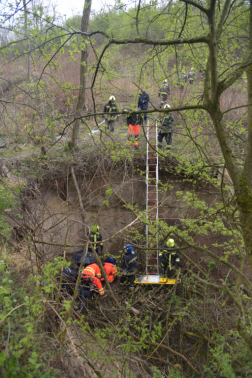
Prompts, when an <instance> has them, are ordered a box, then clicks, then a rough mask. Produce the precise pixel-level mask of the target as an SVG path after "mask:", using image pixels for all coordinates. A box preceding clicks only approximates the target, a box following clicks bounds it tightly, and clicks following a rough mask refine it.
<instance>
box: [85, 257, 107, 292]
mask: <svg viewBox="0 0 252 378" xmlns="http://www.w3.org/2000/svg"><path fill="white" fill-rule="evenodd" d="M87 278H90V279H91V282H92V284H93V285H95V286H96V287H97V289H98V292H99V294H100V295H104V294H105V293H104V290H103V287H102V284H101V281H100V278H101V271H100V268H99V266H98V265H97V264H95V263H94V264H90V265H88V266H87V267H86V268H85V269H84V270H83V272H82V279H83V280H84V281H85V279H87Z"/></svg>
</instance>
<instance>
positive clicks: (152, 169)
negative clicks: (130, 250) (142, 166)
mask: <svg viewBox="0 0 252 378" xmlns="http://www.w3.org/2000/svg"><path fill="white" fill-rule="evenodd" d="M146 136H147V148H146V218H147V221H148V223H154V222H155V221H157V220H158V180H159V178H158V152H157V151H158V127H157V121H156V123H155V124H154V125H149V121H147V132H146ZM150 228H151V227H149V225H148V224H147V225H146V275H150V274H159V268H158V266H159V259H158V249H157V248H158V233H156V235H155V234H153V231H152V230H150ZM155 239H156V240H155ZM155 246H156V247H155ZM152 248H153V249H152Z"/></svg>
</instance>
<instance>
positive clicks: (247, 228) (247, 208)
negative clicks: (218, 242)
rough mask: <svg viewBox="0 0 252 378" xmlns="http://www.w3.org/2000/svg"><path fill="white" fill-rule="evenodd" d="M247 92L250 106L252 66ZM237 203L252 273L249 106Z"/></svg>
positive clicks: (251, 27) (251, 30)
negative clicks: (243, 162)
mask: <svg viewBox="0 0 252 378" xmlns="http://www.w3.org/2000/svg"><path fill="white" fill-rule="evenodd" d="M249 51H252V0H250V23H249ZM247 90H248V104H252V64H250V65H249V66H248V69H247ZM237 202H238V205H239V207H240V212H241V222H242V230H243V238H244V243H245V247H246V253H247V256H248V260H249V265H250V268H251V271H252V227H251V225H252V105H251V106H248V143H247V151H246V157H245V164H244V170H243V175H242V177H241V180H240V196H239V198H238V200H237Z"/></svg>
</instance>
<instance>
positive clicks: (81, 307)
mask: <svg viewBox="0 0 252 378" xmlns="http://www.w3.org/2000/svg"><path fill="white" fill-rule="evenodd" d="M82 309H83V303H80V306H79V308H78V310H77V311H76V312H78V313H81V311H82Z"/></svg>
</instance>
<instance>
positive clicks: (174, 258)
mask: <svg viewBox="0 0 252 378" xmlns="http://www.w3.org/2000/svg"><path fill="white" fill-rule="evenodd" d="M161 248H162V249H163V248H165V250H160V251H159V262H160V271H159V273H160V275H161V276H164V277H166V276H167V277H168V278H170V277H172V276H173V274H174V267H175V266H176V265H177V266H178V267H180V268H182V264H181V262H180V259H179V251H178V249H177V247H176V245H175V242H174V239H168V240H167V242H166V243H165V244H164V245H162V247H161Z"/></svg>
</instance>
